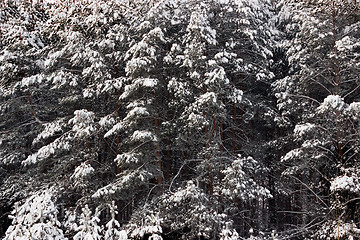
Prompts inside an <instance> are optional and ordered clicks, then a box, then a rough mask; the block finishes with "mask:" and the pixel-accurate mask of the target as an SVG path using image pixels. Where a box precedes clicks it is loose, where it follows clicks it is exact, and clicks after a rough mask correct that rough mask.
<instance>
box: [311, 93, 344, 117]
mask: <svg viewBox="0 0 360 240" xmlns="http://www.w3.org/2000/svg"><path fill="white" fill-rule="evenodd" d="M345 107H346V104H345V102H344V99H343V98H342V97H341V96H339V95H329V96H327V97H326V98H325V99H324V101H323V102H322V103H321V104H320V106H319V107H318V108H317V111H318V112H319V113H324V112H328V111H334V110H335V111H343V110H344V109H345Z"/></svg>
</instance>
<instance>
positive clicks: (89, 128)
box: [69, 109, 96, 137]
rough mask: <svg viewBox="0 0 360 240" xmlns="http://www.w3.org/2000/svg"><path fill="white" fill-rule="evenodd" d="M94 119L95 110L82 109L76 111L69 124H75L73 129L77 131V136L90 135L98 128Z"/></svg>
mask: <svg viewBox="0 0 360 240" xmlns="http://www.w3.org/2000/svg"><path fill="white" fill-rule="evenodd" d="M94 119H95V114H94V113H93V112H91V111H88V110H86V109H81V110H76V111H75V112H74V117H73V118H72V119H70V120H69V124H73V128H72V131H74V132H75V133H76V135H75V136H76V137H84V136H90V135H91V134H92V133H93V132H94V131H95V130H96V128H95V125H94Z"/></svg>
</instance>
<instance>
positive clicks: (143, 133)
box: [130, 130, 157, 142]
mask: <svg viewBox="0 0 360 240" xmlns="http://www.w3.org/2000/svg"><path fill="white" fill-rule="evenodd" d="M130 139H131V140H132V141H145V140H146V141H152V142H157V137H156V136H155V135H154V133H152V132H151V131H148V130H136V131H134V133H133V134H132V136H131V138H130Z"/></svg>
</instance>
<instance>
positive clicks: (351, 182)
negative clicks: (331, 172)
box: [330, 175, 360, 193]
mask: <svg viewBox="0 0 360 240" xmlns="http://www.w3.org/2000/svg"><path fill="white" fill-rule="evenodd" d="M330 191H332V192H336V191H349V192H353V193H359V192H360V181H359V178H358V177H356V176H355V175H352V176H346V175H344V176H339V177H336V178H334V179H333V180H332V181H331V186H330Z"/></svg>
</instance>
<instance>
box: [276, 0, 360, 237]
mask: <svg viewBox="0 0 360 240" xmlns="http://www.w3.org/2000/svg"><path fill="white" fill-rule="evenodd" d="M357 14H358V10H357V9H356V7H355V6H353V3H349V2H346V1H332V2H331V3H330V2H328V1H315V2H312V3H309V2H306V1H300V2H298V1H296V2H295V1H287V2H286V3H285V5H284V8H283V9H282V15H281V16H282V20H283V22H282V23H283V24H285V27H284V29H285V33H286V34H287V37H288V40H286V41H285V42H284V46H285V47H286V49H287V52H286V55H287V59H288V61H289V64H290V71H289V76H287V77H285V78H284V79H281V80H279V81H277V82H276V83H275V84H274V86H275V90H276V91H277V93H276V96H277V98H278V106H279V110H280V111H281V112H282V113H283V116H286V117H288V119H290V121H291V122H290V124H293V129H294V130H293V136H292V140H293V141H294V144H291V145H289V147H290V148H292V150H291V151H289V152H287V153H286V155H284V156H283V157H282V162H283V163H284V164H286V165H287V166H288V168H287V169H286V170H285V171H284V176H287V177H289V179H291V182H293V184H294V185H293V187H294V188H296V189H298V190H299V195H298V196H297V197H296V206H295V207H296V209H299V210H301V211H303V212H304V214H303V215H302V216H301V217H299V218H298V219H299V220H300V222H301V224H302V226H303V230H307V231H309V233H310V234H311V233H313V232H314V229H313V228H315V226H314V225H312V224H311V225H308V223H309V222H310V221H312V219H313V217H314V216H318V217H319V222H320V221H321V219H323V218H326V217H325V216H330V218H328V220H327V221H326V223H325V224H323V226H322V227H321V228H320V230H319V232H317V233H316V234H314V235H313V236H312V238H317V239H322V238H324V237H328V239H338V238H343V237H347V238H353V237H356V234H357V233H356V232H357V230H356V229H357V227H356V225H352V220H353V219H354V217H353V213H352V210H350V209H352V208H354V206H353V205H352V206H350V205H351V204H354V201H355V200H353V198H354V197H353V194H354V192H353V191H355V192H356V190H347V188H346V187H345V186H346V185H347V184H346V183H344V185H342V186H344V187H345V189H344V190H342V188H341V187H339V186H340V185H339V180H340V179H343V180H345V179H347V178H348V177H350V176H351V181H356V179H357V177H356V176H357V172H358V170H357V168H356V167H354V166H355V165H356V163H357V161H358V160H357V158H358V154H357V150H356V149H358V137H357V135H356V132H357V131H358V122H357V120H355V118H354V115H353V114H354V112H356V111H357V110H355V109H357V107H356V106H357V105H358V101H359V99H358V94H357V93H358V92H359V78H358V72H359V67H358V63H357V62H358V59H359V54H358V53H357V50H356V49H357V48H359V46H358V37H359V36H358V35H357V34H356V32H358V31H359V23H358V21H357V20H356V18H357V17H356V16H357ZM345 49H346V50H345ZM354 134H355V135H354ZM354 164H355V165H354ZM345 182H346V181H345ZM350 185H351V184H350ZM338 187H339V188H338ZM314 201H316V202H318V204H316V205H314V204H313V205H309V204H308V203H309V202H314ZM349 204H350V205H349ZM315 206H317V207H316V209H317V211H319V209H321V212H322V214H321V215H319V212H314V207H315ZM321 216H322V217H321ZM334 222H337V223H338V224H337V226H338V227H337V228H336V227H335V226H336V225H335V224H334ZM349 224H350V225H351V226H352V227H351V228H350V227H349V226H350V225H349ZM340 229H342V230H341V231H340ZM351 229H352V230H351ZM343 230H344V231H343ZM330 232H332V234H330ZM303 234H306V232H303Z"/></svg>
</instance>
